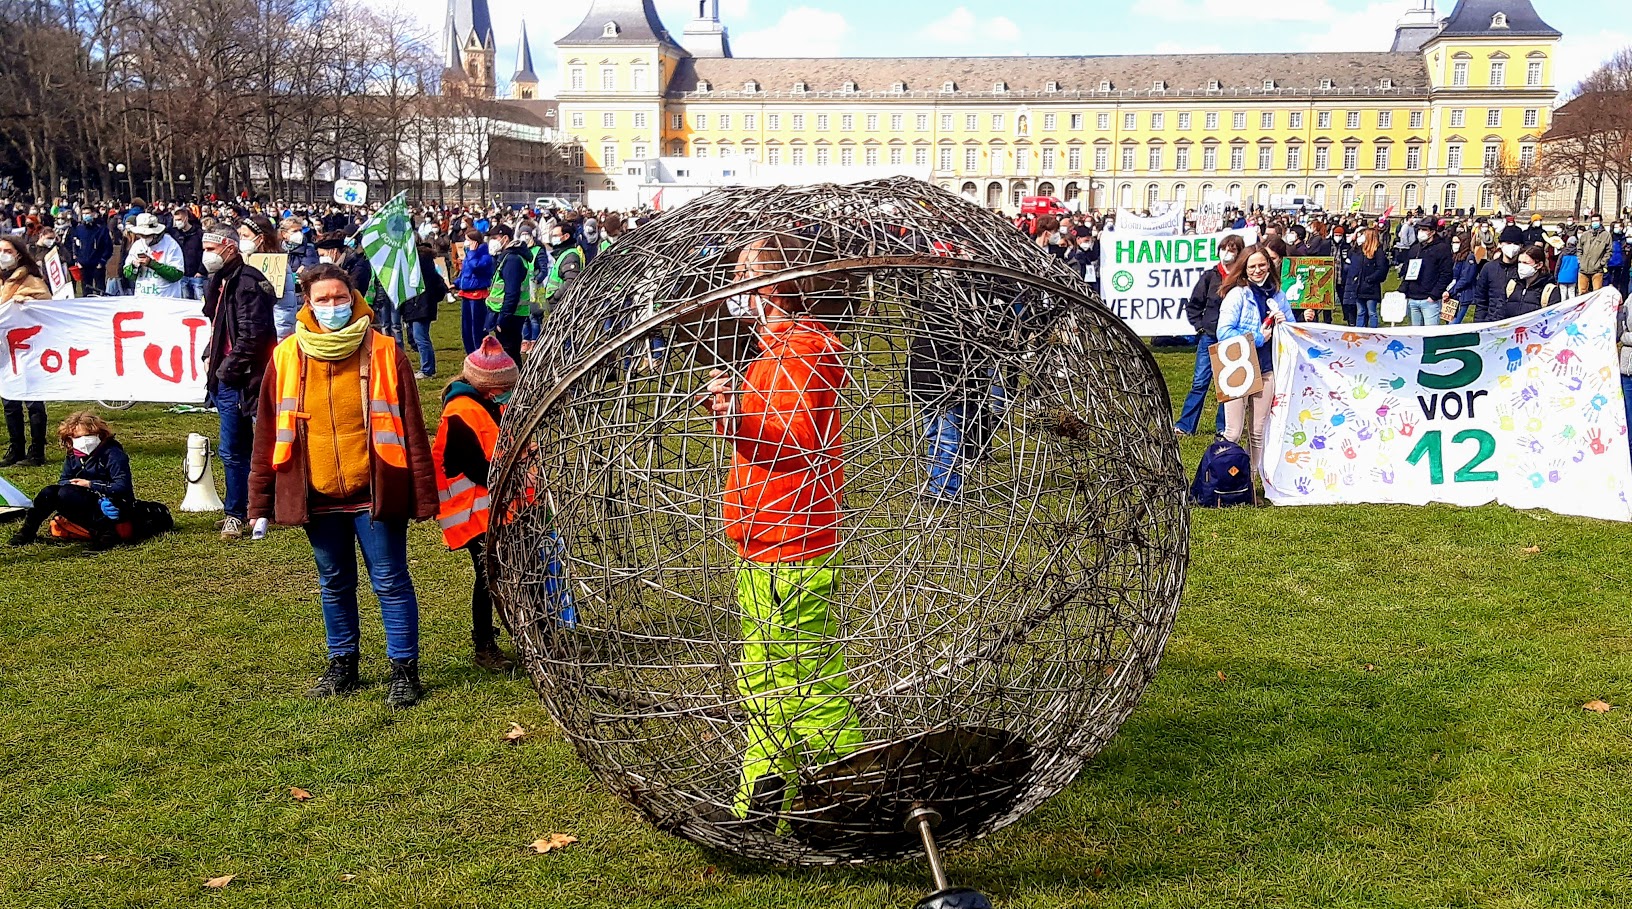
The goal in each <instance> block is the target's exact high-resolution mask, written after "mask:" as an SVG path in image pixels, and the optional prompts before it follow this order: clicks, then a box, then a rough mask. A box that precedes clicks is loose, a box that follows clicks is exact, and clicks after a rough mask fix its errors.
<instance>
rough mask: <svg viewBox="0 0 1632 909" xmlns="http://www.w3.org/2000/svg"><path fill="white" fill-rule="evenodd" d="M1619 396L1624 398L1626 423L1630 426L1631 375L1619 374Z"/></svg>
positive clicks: (1631, 412)
mask: <svg viewBox="0 0 1632 909" xmlns="http://www.w3.org/2000/svg"><path fill="white" fill-rule="evenodd" d="M1621 397H1623V398H1625V399H1626V425H1628V426H1632V376H1621Z"/></svg>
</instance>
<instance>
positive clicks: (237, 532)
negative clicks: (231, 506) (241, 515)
mask: <svg viewBox="0 0 1632 909" xmlns="http://www.w3.org/2000/svg"><path fill="white" fill-rule="evenodd" d="M243 538H244V522H243V521H240V520H238V519H237V518H234V517H228V518H227V519H226V520H224V521H222V522H221V539H223V540H226V541H228V542H232V541H234V540H241V539H243Z"/></svg>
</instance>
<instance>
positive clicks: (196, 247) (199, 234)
mask: <svg viewBox="0 0 1632 909" xmlns="http://www.w3.org/2000/svg"><path fill="white" fill-rule="evenodd" d="M170 236H172V237H175V238H176V245H177V246H180V247H181V274H182V276H183V277H187V278H195V277H198V276H199V275H202V274H204V230H203V229H202V228H200V227H199V226H198V225H197V224H193V223H191V222H189V223H188V225H187V229H186V230H182V229H181V228H178V227H172V228H170Z"/></svg>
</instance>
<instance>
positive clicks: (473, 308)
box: [459, 297, 488, 356]
mask: <svg viewBox="0 0 1632 909" xmlns="http://www.w3.org/2000/svg"><path fill="white" fill-rule="evenodd" d="M487 313H488V309H487V301H486V300H471V299H468V298H466V297H460V298H459V338H460V340H462V341H464V342H465V355H466V356H469V355H470V354H472V353H475V352H476V348H478V347H481V346H482V335H484V334H486V333H487V332H486V331H485V329H486V328H487Z"/></svg>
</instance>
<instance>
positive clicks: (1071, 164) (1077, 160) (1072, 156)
mask: <svg viewBox="0 0 1632 909" xmlns="http://www.w3.org/2000/svg"><path fill="white" fill-rule="evenodd" d="M1065 169H1066V170H1068V171H1070V172H1071V173H1074V174H1076V173H1081V172H1082V149H1080V148H1068V149H1066V150H1065Z"/></svg>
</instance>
